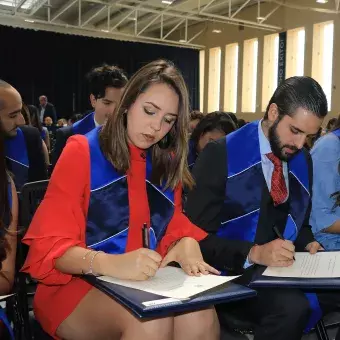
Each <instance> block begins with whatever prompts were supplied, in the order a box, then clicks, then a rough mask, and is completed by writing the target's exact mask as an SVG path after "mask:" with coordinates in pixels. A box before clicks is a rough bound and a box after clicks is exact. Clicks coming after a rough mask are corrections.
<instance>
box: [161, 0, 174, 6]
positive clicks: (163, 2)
mask: <svg viewBox="0 0 340 340" xmlns="http://www.w3.org/2000/svg"><path fill="white" fill-rule="evenodd" d="M172 3H173V1H171V0H162V4H166V5H171V4H172Z"/></svg>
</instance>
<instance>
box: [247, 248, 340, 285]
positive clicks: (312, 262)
mask: <svg viewBox="0 0 340 340" xmlns="http://www.w3.org/2000/svg"><path fill="white" fill-rule="evenodd" d="M295 257H296V261H295V262H294V264H293V265H292V266H291V267H285V268H275V267H268V268H267V269H265V268H263V270H262V271H260V272H258V273H257V274H256V275H255V276H254V277H253V279H252V281H251V283H250V285H249V286H250V287H253V288H256V287H273V286H275V287H282V288H300V289H304V290H308V289H311V290H315V289H322V290H332V289H334V290H339V289H340V252H319V253H317V254H315V255H310V254H309V253H296V254H295Z"/></svg>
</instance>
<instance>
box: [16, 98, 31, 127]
mask: <svg viewBox="0 0 340 340" xmlns="http://www.w3.org/2000/svg"><path fill="white" fill-rule="evenodd" d="M21 116H22V118H23V119H22V121H21V123H20V125H19V126H21V125H31V119H30V113H29V110H28V106H27V105H26V104H25V103H22V109H21Z"/></svg>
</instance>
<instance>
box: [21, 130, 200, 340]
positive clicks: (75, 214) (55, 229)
mask: <svg viewBox="0 0 340 340" xmlns="http://www.w3.org/2000/svg"><path fill="white" fill-rule="evenodd" d="M142 153H143V151H142V150H139V149H137V148H135V147H131V148H130V154H131V158H130V162H131V165H130V169H129V171H128V173H127V178H128V197H129V211H130V216H129V234H128V239H127V246H126V251H131V250H135V249H138V248H141V247H142V244H141V237H140V235H141V226H142V225H143V223H144V222H145V221H150V216H149V207H148V203H147V202H148V201H147V196H146V195H147V194H146V185H145V175H146V161H145V158H143V157H142V156H143V155H142ZM90 187H91V186H90V151H89V145H88V142H87V139H86V137H84V136H75V137H72V138H70V140H69V142H68V143H67V146H66V148H65V150H64V152H63V154H62V155H61V157H60V160H59V161H58V164H57V166H56V167H55V169H54V172H53V175H52V178H51V181H50V184H49V187H48V190H47V192H46V195H45V198H44V200H43V202H42V203H41V205H40V207H39V208H38V210H37V212H36V214H35V216H34V218H33V221H32V223H31V225H30V227H29V230H28V232H27V233H26V235H25V238H24V240H23V242H24V243H26V244H28V245H29V246H30V250H29V253H28V256H27V259H26V262H25V264H24V266H23V268H22V271H24V272H26V273H29V274H30V275H31V276H32V277H33V278H35V279H37V280H38V281H39V284H38V288H37V292H36V294H35V298H34V313H35V316H36V318H37V320H38V321H39V322H40V324H41V326H42V327H43V329H44V330H45V331H46V332H47V333H49V334H50V335H51V336H53V337H54V338H55V339H58V338H57V337H56V334H55V333H56V330H57V328H58V326H59V325H60V324H61V322H62V321H63V320H65V319H66V318H67V317H68V316H69V315H70V314H71V313H72V311H73V310H74V309H75V307H76V306H77V305H78V303H79V302H80V300H81V299H82V298H83V297H84V296H85V295H86V294H87V292H88V291H89V290H90V289H91V288H92V286H90V285H89V284H88V283H86V282H85V281H83V280H81V279H79V278H74V277H73V276H72V275H69V274H64V273H61V272H59V271H58V270H56V269H55V267H54V261H55V260H56V259H57V258H59V257H61V256H62V255H63V254H64V253H65V252H66V250H67V249H69V248H70V247H73V246H80V247H84V248H86V241H85V235H86V216H87V211H88V206H89V198H90ZM181 194H182V190H181V187H180V186H178V188H176V190H175V212H174V215H173V217H172V219H171V221H170V223H169V225H168V227H167V230H166V233H165V235H164V237H163V238H162V240H161V242H160V244H159V246H158V248H157V251H158V252H159V253H160V254H161V255H162V256H164V255H165V254H166V253H167V249H168V247H169V246H170V245H171V244H172V243H173V242H174V241H176V240H178V239H180V238H182V237H184V236H190V237H193V238H195V239H196V240H201V239H203V238H205V237H206V236H207V234H206V233H205V232H204V231H203V230H201V229H199V228H198V227H196V226H195V225H193V224H192V223H191V222H190V221H189V220H188V219H187V218H186V217H185V216H184V214H183V213H182V206H181V205H182V203H181V202H182V198H181Z"/></svg>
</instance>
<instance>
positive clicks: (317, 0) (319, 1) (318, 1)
mask: <svg viewBox="0 0 340 340" xmlns="http://www.w3.org/2000/svg"><path fill="white" fill-rule="evenodd" d="M316 2H317V3H318V4H327V2H328V0H316Z"/></svg>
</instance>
